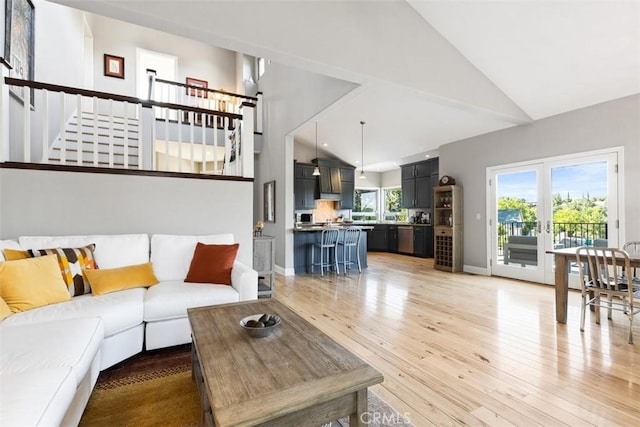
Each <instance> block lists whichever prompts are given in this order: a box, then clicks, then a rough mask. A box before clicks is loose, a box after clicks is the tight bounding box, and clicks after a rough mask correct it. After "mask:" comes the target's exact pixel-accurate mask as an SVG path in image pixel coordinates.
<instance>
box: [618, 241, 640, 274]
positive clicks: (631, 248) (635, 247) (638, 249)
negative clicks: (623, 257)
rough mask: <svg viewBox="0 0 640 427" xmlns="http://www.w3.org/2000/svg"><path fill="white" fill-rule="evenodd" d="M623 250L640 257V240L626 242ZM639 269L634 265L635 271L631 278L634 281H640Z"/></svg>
mask: <svg viewBox="0 0 640 427" xmlns="http://www.w3.org/2000/svg"><path fill="white" fill-rule="evenodd" d="M622 250H623V251H625V252H626V253H628V254H629V255H631V256H633V257H638V258H640V240H632V241H631V242H627V243H625V244H624V246H623V247H622ZM637 270H638V269H637V268H636V267H633V273H631V280H632V281H633V282H634V283H640V277H639V276H638V271H637Z"/></svg>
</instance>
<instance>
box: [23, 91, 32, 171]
mask: <svg viewBox="0 0 640 427" xmlns="http://www.w3.org/2000/svg"><path fill="white" fill-rule="evenodd" d="M30 95H31V94H30V91H29V88H28V87H27V86H23V87H22V100H23V102H22V106H23V109H22V113H23V114H22V116H23V118H22V119H23V122H22V123H23V132H24V161H25V162H26V163H30V162H31V99H30Z"/></svg>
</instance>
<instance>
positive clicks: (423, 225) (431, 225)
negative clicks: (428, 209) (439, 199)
mask: <svg viewBox="0 0 640 427" xmlns="http://www.w3.org/2000/svg"><path fill="white" fill-rule="evenodd" d="M353 224H354V225H370V226H374V225H402V226H406V225H410V226H412V227H433V224H412V223H410V222H390V221H389V222H384V221H382V222H366V223H357V222H354V223H353Z"/></svg>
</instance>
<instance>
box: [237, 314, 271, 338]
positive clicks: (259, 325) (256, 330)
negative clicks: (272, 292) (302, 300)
mask: <svg viewBox="0 0 640 427" xmlns="http://www.w3.org/2000/svg"><path fill="white" fill-rule="evenodd" d="M279 325H280V317H278V316H276V315H275V314H254V315H251V316H247V317H245V318H243V319H242V320H240V326H242V329H244V330H245V331H247V333H248V334H249V336H250V337H253V338H264V337H268V336H269V335H271V334H272V333H273V331H275V330H276V328H277V327H278V326H279Z"/></svg>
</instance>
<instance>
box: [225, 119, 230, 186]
mask: <svg viewBox="0 0 640 427" xmlns="http://www.w3.org/2000/svg"><path fill="white" fill-rule="evenodd" d="M223 126H224V166H223V174H224V175H231V170H230V169H231V140H230V139H229V117H226V116H225V118H224V121H223Z"/></svg>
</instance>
